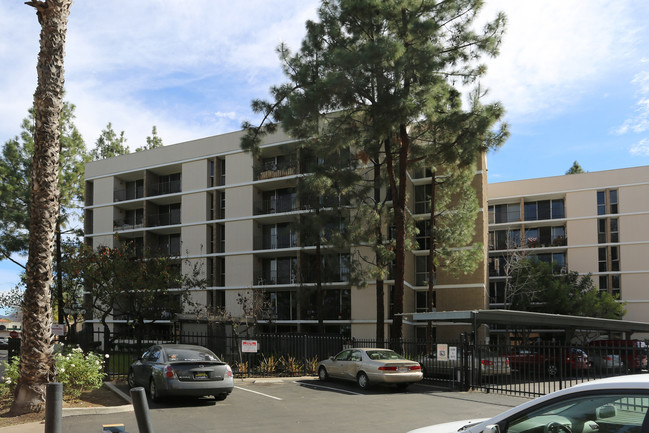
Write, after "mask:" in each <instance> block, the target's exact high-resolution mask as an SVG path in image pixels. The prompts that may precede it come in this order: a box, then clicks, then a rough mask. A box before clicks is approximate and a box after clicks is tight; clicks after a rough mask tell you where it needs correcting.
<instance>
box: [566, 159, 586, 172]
mask: <svg viewBox="0 0 649 433" xmlns="http://www.w3.org/2000/svg"><path fill="white" fill-rule="evenodd" d="M579 173H584V169H583V168H581V165H579V163H578V162H577V161H575V162H573V163H572V167H570V168H569V169H568V171H566V174H579Z"/></svg>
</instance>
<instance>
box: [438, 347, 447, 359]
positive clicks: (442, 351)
mask: <svg viewBox="0 0 649 433" xmlns="http://www.w3.org/2000/svg"><path fill="white" fill-rule="evenodd" d="M437 360H438V361H448V344H438V345H437Z"/></svg>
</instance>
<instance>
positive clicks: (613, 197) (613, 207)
mask: <svg viewBox="0 0 649 433" xmlns="http://www.w3.org/2000/svg"><path fill="white" fill-rule="evenodd" d="M608 213H617V190H616V189H612V190H609V192H608Z"/></svg>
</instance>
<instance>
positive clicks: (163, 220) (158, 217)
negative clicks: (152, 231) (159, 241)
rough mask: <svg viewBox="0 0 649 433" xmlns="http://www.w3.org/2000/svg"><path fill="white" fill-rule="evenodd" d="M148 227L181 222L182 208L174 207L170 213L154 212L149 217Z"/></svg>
mask: <svg viewBox="0 0 649 433" xmlns="http://www.w3.org/2000/svg"><path fill="white" fill-rule="evenodd" d="M146 221H147V226H148V227H159V226H170V225H174V224H180V210H179V209H174V210H172V211H170V212H169V213H160V214H153V215H149V216H148V217H147V220H146Z"/></svg>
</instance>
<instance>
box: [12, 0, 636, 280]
mask: <svg viewBox="0 0 649 433" xmlns="http://www.w3.org/2000/svg"><path fill="white" fill-rule="evenodd" d="M318 4H319V2H318V1H316V0H299V1H298V0H274V1H272V2H271V1H268V0H247V1H246V2H234V1H230V2H226V1H222V0H217V1H214V0H211V1H208V0H192V1H189V0H185V1H180V0H138V1H136V2H135V1H132V0H111V1H101V2H100V1H89V0H77V1H76V2H75V3H74V4H73V6H72V10H71V14H70V19H69V25H68V37H67V45H66V60H65V61H66V64H65V67H66V76H65V77H66V91H67V95H66V100H68V101H70V102H72V103H74V104H75V105H76V106H77V110H76V114H77V119H76V124H77V126H78V127H79V129H80V131H81V133H82V135H83V137H84V139H85V140H86V144H87V146H88V147H89V148H91V147H93V146H94V143H95V141H96V140H97V137H98V136H99V134H100V132H101V130H102V129H103V128H104V127H105V126H106V124H107V123H108V122H109V121H110V122H112V124H113V127H114V128H115V129H116V130H117V131H122V130H123V131H125V135H126V137H127V139H128V141H127V144H128V145H129V146H130V147H132V148H135V147H137V146H141V145H142V144H144V141H145V137H146V136H147V135H150V133H151V127H152V126H153V125H156V126H157V128H158V133H159V135H160V136H161V137H162V139H163V141H164V143H165V144H173V143H177V142H181V141H185V140H191V139H195V138H200V137H205V136H210V135H215V134H220V133H225V132H230V131H233V130H237V129H239V127H240V125H241V122H242V121H243V120H250V119H253V115H252V113H251V111H250V100H251V99H253V98H258V97H266V96H267V95H268V88H269V87H270V86H271V85H272V84H277V83H280V82H282V81H283V77H282V73H281V69H280V64H279V61H278V60H277V57H276V55H275V51H274V50H275V48H276V46H277V45H278V44H279V43H280V42H286V43H287V44H288V45H289V46H290V47H293V48H295V49H297V48H298V47H299V43H300V40H301V38H302V37H303V35H304V22H305V20H307V19H314V18H315V17H316V7H317V5H318ZM497 11H504V12H505V13H506V14H507V16H508V26H507V33H506V34H505V38H504V41H503V45H502V48H501V55H500V56H499V57H497V58H496V59H490V60H489V61H488V62H487V63H488V68H489V69H488V73H487V75H486V76H485V77H484V78H483V79H482V82H481V85H482V87H483V88H488V89H489V95H488V98H492V99H494V100H499V101H501V102H502V103H503V104H504V106H505V108H506V109H507V118H506V120H507V122H508V123H509V124H510V128H511V133H512V134H511V138H510V139H509V141H508V142H507V143H506V144H505V145H504V146H503V147H502V148H501V149H500V150H498V151H497V152H494V153H492V154H490V155H489V157H488V167H489V181H490V182H501V181H508V180H518V179H525V178H534V177H545V176H554V175H561V174H563V173H565V171H566V170H567V169H568V168H570V166H571V165H572V163H573V161H575V160H577V161H579V163H580V164H581V166H582V167H583V168H584V169H585V170H587V171H598V170H608V169H614V168H623V167H631V166H638V165H649V23H648V20H647V17H649V2H646V1H635V0H633V1H631V0H629V1H626V0H616V1H614V2H611V1H604V0H565V1H560V0H525V1H520V0H486V5H485V8H484V10H483V13H482V15H481V16H482V17H483V18H484V19H488V18H490V17H493V16H494V15H495V13H496V12H497ZM39 32H40V26H39V25H38V22H37V19H36V14H35V11H34V9H33V8H31V7H29V6H26V5H24V4H23V2H22V1H2V2H0V65H2V67H0V83H1V85H0V140H1V141H2V142H3V143H4V142H5V141H6V140H8V139H10V138H12V137H14V136H15V135H17V134H18V133H19V126H20V122H21V120H22V119H23V118H24V117H25V115H26V113H27V110H28V108H29V107H30V105H31V103H32V98H33V93H34V90H35V88H36V69H35V66H36V60H37V54H38V38H39ZM17 259H19V260H22V261H24V259H23V258H20V257H17ZM19 271H20V270H19V268H18V267H17V266H15V265H12V264H10V263H9V262H8V261H3V262H0V290H3V289H7V288H9V287H12V286H13V285H14V284H15V283H16V282H17V281H18V276H17V275H18V273H19Z"/></svg>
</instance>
